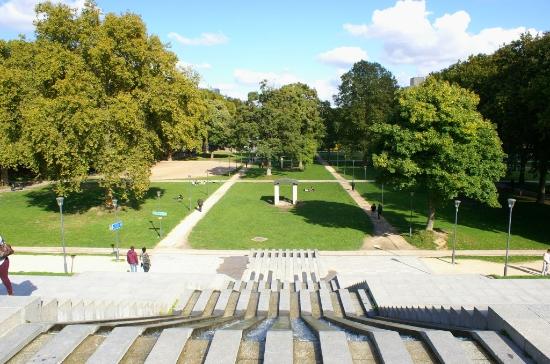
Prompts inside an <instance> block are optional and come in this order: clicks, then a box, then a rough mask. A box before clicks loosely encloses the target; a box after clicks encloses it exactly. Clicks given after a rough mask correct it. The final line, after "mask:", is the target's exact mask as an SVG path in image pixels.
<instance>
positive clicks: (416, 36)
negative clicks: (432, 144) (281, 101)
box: [0, 0, 550, 99]
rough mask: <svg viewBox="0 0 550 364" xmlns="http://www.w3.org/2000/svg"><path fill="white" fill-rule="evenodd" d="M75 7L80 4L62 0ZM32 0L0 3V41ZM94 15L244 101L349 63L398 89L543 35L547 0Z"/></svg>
mask: <svg viewBox="0 0 550 364" xmlns="http://www.w3.org/2000/svg"><path fill="white" fill-rule="evenodd" d="M63 2H65V3H68V4H71V5H74V6H77V7H78V6H81V3H82V0H63ZM35 3H36V0H0V37H1V38H3V39H10V38H14V37H16V36H17V35H18V34H20V33H23V34H27V35H29V36H32V33H33V31H32V17H33V14H32V9H33V6H34V4H35ZM98 6H99V7H100V8H101V9H102V11H103V12H105V13H107V12H115V13H121V12H126V11H129V12H133V13H137V14H139V15H141V16H142V18H143V19H144V21H145V23H146V24H147V28H148V31H149V32H150V33H154V34H157V35H158V36H159V37H160V38H161V39H162V40H163V41H164V42H166V43H170V44H171V49H172V51H174V52H175V53H176V54H177V55H178V57H179V59H180V61H181V62H182V66H190V67H192V68H194V69H195V70H196V71H197V72H198V73H199V74H200V75H201V77H202V80H201V84H202V85H203V86H205V87H213V88H219V89H220V90H221V91H222V93H224V94H227V95H230V96H235V97H241V98H243V97H246V94H247V93H248V91H251V90H255V89H257V88H258V83H259V81H261V80H262V79H264V78H267V79H268V80H269V81H270V83H272V84H273V85H275V86H279V85H281V84H285V83H290V82H296V81H301V82H305V83H308V84H309V85H310V86H312V87H315V88H316V89H317V91H318V93H319V95H320V97H321V98H323V99H330V98H331V95H332V94H334V93H336V92H337V86H338V81H339V77H340V75H341V74H342V73H343V72H345V71H347V70H349V69H350V67H351V65H352V64H353V63H354V62H355V61H357V60H359V59H366V60H368V61H373V62H379V63H381V64H382V65H383V66H384V67H386V68H388V69H389V70H391V71H392V72H393V74H394V75H395V76H396V78H397V79H398V81H399V83H400V84H402V85H406V84H407V83H408V79H409V78H410V77H412V76H416V75H426V74H427V73H429V72H430V71H434V70H438V69H441V68H443V67H446V66H448V65H449V64H452V63H454V62H455V61H456V60H458V59H464V58H466V57H467V56H468V55H469V54H472V53H479V52H483V53H488V52H492V51H494V50H495V49H496V48H498V46H499V45H501V44H502V43H505V42H509V41H511V40H513V39H516V38H517V37H518V36H519V34H521V33H522V32H525V31H527V30H528V31H531V32H541V31H546V30H550V29H549V28H550V27H549V24H548V19H549V17H548V14H550V1H548V0H524V1H521V2H520V1H517V0H515V1H512V0H475V1H474V0H470V1H468V0H462V1H453V0H424V1H423V0H399V1H398V0H392V1H386V0H377V1H372V0H370V1H367V0H363V1H355V0H354V1H351V0H350V1H345V0H344V1H339V2H336V1H324V0H323V1H296V0H294V1H289V0H278V1H269V2H268V1H257V0H256V1H175V0H174V1H161V0H157V1H145V0H133V1H130V0H122V1H114V0H113V1H105V0H98Z"/></svg>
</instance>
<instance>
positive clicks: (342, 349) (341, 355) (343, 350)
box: [319, 331, 353, 364]
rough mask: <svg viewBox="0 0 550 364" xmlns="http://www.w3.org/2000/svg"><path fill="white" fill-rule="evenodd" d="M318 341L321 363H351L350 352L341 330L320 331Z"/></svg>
mask: <svg viewBox="0 0 550 364" xmlns="http://www.w3.org/2000/svg"><path fill="white" fill-rule="evenodd" d="M319 341H320V345H321V355H322V357H323V364H352V363H353V361H352V359H351V353H350V350H349V347H348V342H347V340H346V334H345V333H344V332H342V331H320V332H319Z"/></svg>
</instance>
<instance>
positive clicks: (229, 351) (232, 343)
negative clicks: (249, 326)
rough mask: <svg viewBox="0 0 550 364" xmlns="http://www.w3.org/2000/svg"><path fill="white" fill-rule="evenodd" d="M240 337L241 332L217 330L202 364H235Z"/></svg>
mask: <svg viewBox="0 0 550 364" xmlns="http://www.w3.org/2000/svg"><path fill="white" fill-rule="evenodd" d="M242 336H243V331H242V330H230V329H225V330H217V331H216V332H215V333H214V337H213V338H212V342H211V343H210V347H209V349H208V352H207V353H206V359H205V361H204V364H234V363H236V362H237V355H238V354H239V348H240V346H241V339H242Z"/></svg>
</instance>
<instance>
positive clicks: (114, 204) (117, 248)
mask: <svg viewBox="0 0 550 364" xmlns="http://www.w3.org/2000/svg"><path fill="white" fill-rule="evenodd" d="M159 192H160V191H157V194H158V193H159ZM112 202H113V207H114V209H115V222H117V221H118V200H117V199H116V198H113V199H112ZM118 230H119V229H117V230H116V231H115V236H116V241H115V242H116V250H115V257H116V260H117V261H118V258H119V254H120V253H119V236H118Z"/></svg>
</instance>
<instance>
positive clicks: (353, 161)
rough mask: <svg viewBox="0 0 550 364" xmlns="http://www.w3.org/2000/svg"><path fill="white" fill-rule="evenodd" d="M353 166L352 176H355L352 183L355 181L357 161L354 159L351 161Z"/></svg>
mask: <svg viewBox="0 0 550 364" xmlns="http://www.w3.org/2000/svg"><path fill="white" fill-rule="evenodd" d="M351 165H352V167H351V168H352V170H353V172H352V174H353V178H352V181H355V159H353V160H352V161H351Z"/></svg>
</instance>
